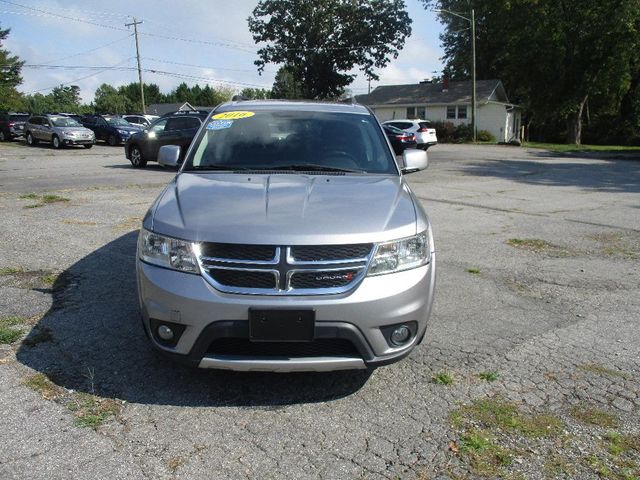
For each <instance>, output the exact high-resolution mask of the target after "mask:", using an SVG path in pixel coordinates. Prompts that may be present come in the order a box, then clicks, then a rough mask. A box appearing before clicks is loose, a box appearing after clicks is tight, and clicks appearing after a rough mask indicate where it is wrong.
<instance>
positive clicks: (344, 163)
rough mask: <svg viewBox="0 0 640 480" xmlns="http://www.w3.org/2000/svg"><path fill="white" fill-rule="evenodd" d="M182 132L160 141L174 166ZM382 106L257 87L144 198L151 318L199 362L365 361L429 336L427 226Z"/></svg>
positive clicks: (143, 264)
mask: <svg viewBox="0 0 640 480" xmlns="http://www.w3.org/2000/svg"><path fill="white" fill-rule="evenodd" d="M179 158H180V147H178V146H174V145H169V146H163V147H162V148H161V149H160V152H159V156H158V161H159V162H160V163H161V164H163V165H165V166H174V167H175V166H176V165H177V163H178V159H179ZM403 163H404V166H403V167H402V169H400V168H399V167H398V165H397V164H396V161H395V156H394V153H393V150H392V148H391V145H390V144H389V142H388V140H387V139H386V136H385V134H384V132H383V130H382V128H381V126H380V124H379V123H378V121H377V120H376V118H375V117H374V115H373V114H372V112H371V111H370V110H368V109H367V108H365V107H362V106H359V105H344V104H325V103H297V102H296V103H294V102H275V101H262V102H258V101H250V102H234V103H227V104H224V105H221V106H219V107H218V108H216V109H215V110H214V111H213V112H212V113H211V114H210V115H209V117H208V118H207V120H206V121H205V122H204V124H203V126H202V127H201V128H200V130H199V132H198V134H197V135H196V137H195V138H194V140H193V142H192V143H191V146H190V147H189V149H188V151H187V152H186V156H185V159H184V162H183V164H182V167H181V168H180V171H179V173H178V174H177V175H176V177H175V178H174V179H173V180H172V181H171V182H170V183H169V184H168V185H167V186H166V188H165V189H164V191H163V192H162V193H161V194H160V196H159V197H158V198H157V199H156V201H155V203H154V204H153V205H152V206H151V208H150V209H149V211H148V212H147V214H146V216H145V218H144V220H143V224H142V229H141V231H140V236H139V241H138V255H137V262H136V267H137V279H138V293H139V300H140V306H141V311H142V318H143V324H144V328H145V331H146V333H147V334H148V335H149V337H150V339H151V342H152V343H153V345H154V346H155V347H157V348H158V349H160V350H161V351H162V352H164V353H167V354H169V355H171V356H173V357H174V358H175V359H177V360H182V361H184V362H187V363H189V364H191V365H195V366H199V367H203V368H219V369H231V370H244V371H249V370H259V371H281V372H290V371H328V370H340V369H362V368H367V367H375V366H379V365H384V364H387V363H391V362H395V361H397V360H400V359H401V358H403V357H405V356H406V355H408V354H409V352H410V351H411V350H412V349H413V347H415V346H416V345H417V344H418V343H420V341H421V340H422V338H423V337H424V335H425V330H426V328H427V319H428V317H429V314H430V311H431V305H432V301H433V292H434V286H435V251H434V245H433V236H432V232H431V226H430V223H429V220H428V218H427V215H426V214H425V212H424V211H423V209H422V207H421V205H420V202H419V201H418V200H417V199H416V197H415V195H414V194H413V192H412V191H411V189H410V188H409V185H408V184H407V182H406V181H405V178H404V174H405V173H410V172H414V171H418V170H422V169H424V168H426V166H427V154H426V152H424V151H421V150H405V152H404V154H403Z"/></svg>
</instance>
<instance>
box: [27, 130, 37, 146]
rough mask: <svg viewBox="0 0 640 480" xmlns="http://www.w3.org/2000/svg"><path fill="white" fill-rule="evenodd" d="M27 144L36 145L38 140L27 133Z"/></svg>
mask: <svg viewBox="0 0 640 480" xmlns="http://www.w3.org/2000/svg"><path fill="white" fill-rule="evenodd" d="M27 144H28V145H37V144H38V140H36V139H35V138H33V135H31V132H27Z"/></svg>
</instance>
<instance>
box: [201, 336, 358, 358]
mask: <svg viewBox="0 0 640 480" xmlns="http://www.w3.org/2000/svg"><path fill="white" fill-rule="evenodd" d="M207 353H209V354H212V355H237V356H243V357H289V358H291V357H295V358H304V357H359V356H360V354H359V353H358V350H357V349H356V348H355V346H354V345H353V343H351V342H350V341H349V340H345V339H342V338H319V339H316V340H314V341H312V342H250V341H249V340H248V339H246V338H219V339H217V340H214V341H213V342H212V343H211V345H209V349H208V350H207Z"/></svg>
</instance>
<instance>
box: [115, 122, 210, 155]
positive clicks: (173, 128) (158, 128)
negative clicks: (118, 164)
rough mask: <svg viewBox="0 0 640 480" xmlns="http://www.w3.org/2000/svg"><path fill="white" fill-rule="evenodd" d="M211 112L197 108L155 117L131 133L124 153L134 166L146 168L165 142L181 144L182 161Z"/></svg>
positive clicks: (167, 143)
mask: <svg viewBox="0 0 640 480" xmlns="http://www.w3.org/2000/svg"><path fill="white" fill-rule="evenodd" d="M208 114H209V112H206V111H202V110H197V111H186V112H174V113H170V114H167V115H165V116H164V117H161V118H158V119H157V120H155V121H154V122H153V123H152V124H151V125H150V126H149V127H148V128H147V129H145V130H144V131H142V132H138V133H135V134H133V135H131V137H129V139H128V140H127V143H126V144H125V146H124V150H125V155H126V156H127V158H128V159H129V161H130V162H131V165H133V167H134V168H144V167H145V166H146V165H147V162H155V161H156V159H157V157H158V150H160V147H162V146H163V145H178V146H179V147H180V151H181V157H180V161H181V162H182V157H184V154H185V152H186V151H187V148H188V147H189V145H190V144H191V140H193V137H195V136H196V133H197V132H198V129H199V128H200V125H202V122H204V120H205V119H206V118H207V115H208Z"/></svg>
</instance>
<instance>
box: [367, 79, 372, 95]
mask: <svg viewBox="0 0 640 480" xmlns="http://www.w3.org/2000/svg"><path fill="white" fill-rule="evenodd" d="M368 80H369V91H368V92H367V93H371V76H369V78H368Z"/></svg>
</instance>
